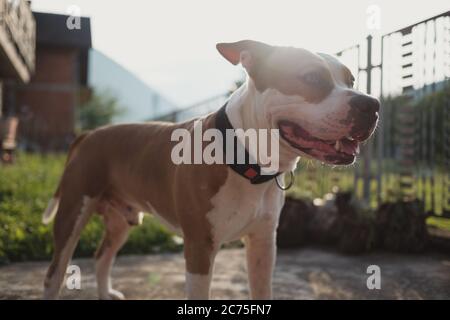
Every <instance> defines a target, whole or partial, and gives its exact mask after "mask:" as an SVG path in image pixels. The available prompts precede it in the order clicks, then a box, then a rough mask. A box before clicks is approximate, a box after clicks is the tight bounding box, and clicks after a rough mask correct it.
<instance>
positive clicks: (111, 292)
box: [100, 289, 125, 300]
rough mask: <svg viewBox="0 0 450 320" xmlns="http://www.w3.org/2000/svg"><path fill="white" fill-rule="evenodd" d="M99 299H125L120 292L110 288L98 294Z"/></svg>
mask: <svg viewBox="0 0 450 320" xmlns="http://www.w3.org/2000/svg"><path fill="white" fill-rule="evenodd" d="M100 300H125V296H124V295H123V293H122V292H120V291H117V290H114V289H110V290H109V292H106V293H105V294H101V295H100Z"/></svg>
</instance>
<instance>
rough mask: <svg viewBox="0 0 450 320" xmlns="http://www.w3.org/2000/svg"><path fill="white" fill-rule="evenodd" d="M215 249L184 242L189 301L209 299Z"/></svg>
mask: <svg viewBox="0 0 450 320" xmlns="http://www.w3.org/2000/svg"><path fill="white" fill-rule="evenodd" d="M216 253H217V249H216V248H214V247H213V246H212V244H210V243H207V242H203V241H201V242H199V241H189V240H186V239H185V242H184V256H185V259H186V294H187V298H188V299H190V300H206V299H209V291H210V286H211V278H212V274H213V266H214V258H215V256H216Z"/></svg>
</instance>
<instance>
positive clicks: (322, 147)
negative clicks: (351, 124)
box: [278, 120, 359, 164]
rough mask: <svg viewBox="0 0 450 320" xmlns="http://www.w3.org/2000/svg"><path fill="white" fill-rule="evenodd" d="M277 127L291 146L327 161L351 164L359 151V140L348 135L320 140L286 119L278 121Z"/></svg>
mask: <svg viewBox="0 0 450 320" xmlns="http://www.w3.org/2000/svg"><path fill="white" fill-rule="evenodd" d="M278 127H279V128H280V134H281V137H282V138H283V139H284V140H286V141H287V142H288V143H289V144H290V145H291V146H292V147H293V148H296V149H298V150H300V151H302V152H304V153H306V154H308V155H310V156H312V157H314V158H317V159H319V160H323V161H326V162H328V163H333V164H351V163H353V161H354V160H355V157H356V155H357V154H358V153H359V141H358V140H356V139H352V138H350V137H346V138H342V139H340V140H322V139H319V138H316V137H314V136H312V135H311V134H310V133H309V132H308V131H306V130H305V129H303V128H302V127H301V126H299V125H298V124H296V123H294V122H291V121H288V120H281V121H280V122H278Z"/></svg>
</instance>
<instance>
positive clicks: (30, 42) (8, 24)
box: [0, 0, 36, 72]
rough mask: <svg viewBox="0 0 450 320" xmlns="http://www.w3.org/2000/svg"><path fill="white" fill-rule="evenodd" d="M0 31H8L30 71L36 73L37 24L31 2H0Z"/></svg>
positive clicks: (21, 0) (0, 0)
mask: <svg viewBox="0 0 450 320" xmlns="http://www.w3.org/2000/svg"><path fill="white" fill-rule="evenodd" d="M0 29H3V30H4V31H6V34H7V36H8V37H9V40H10V41H11V42H12V43H13V44H14V46H15V47H16V48H17V51H18V53H19V55H20V57H21V60H22V61H23V63H24V64H25V65H26V67H27V69H28V71H29V72H32V71H34V64H35V43H36V23H35V20H34V17H33V14H32V12H31V8H30V4H29V2H28V1H25V0H0Z"/></svg>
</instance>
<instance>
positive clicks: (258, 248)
mask: <svg viewBox="0 0 450 320" xmlns="http://www.w3.org/2000/svg"><path fill="white" fill-rule="evenodd" d="M275 238H276V237H275V231H273V230H271V231H269V232H267V233H265V232H264V233H257V234H256V233H253V234H249V235H247V236H246V237H245V238H244V241H245V247H246V251H247V271H248V280H249V286H250V297H251V299H271V298H272V274H273V269H274V266H275V256H276V243H275Z"/></svg>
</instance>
